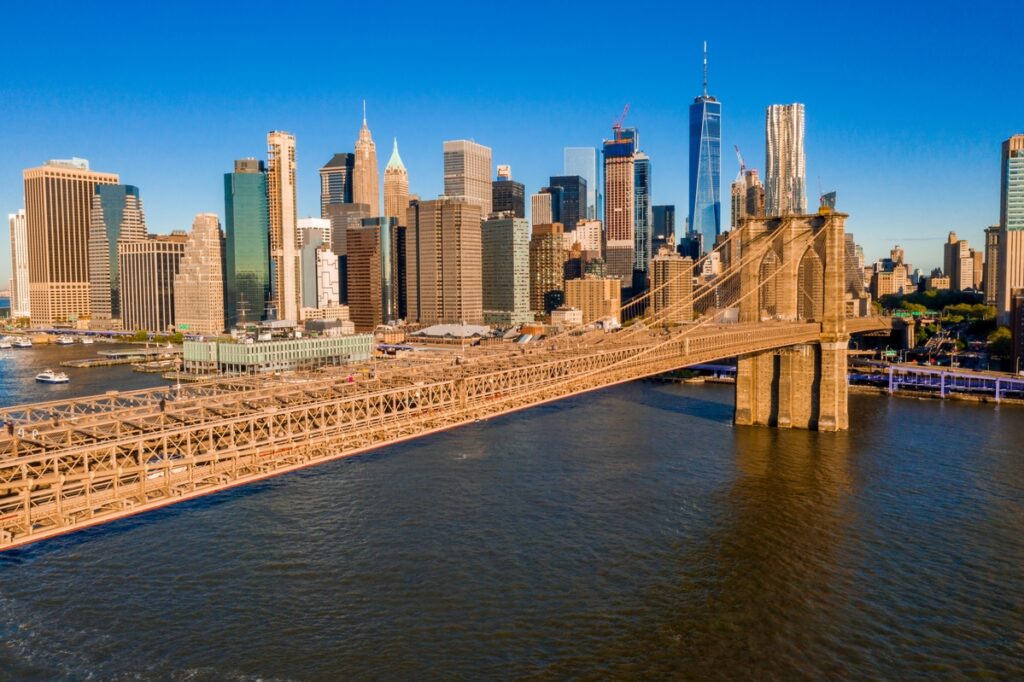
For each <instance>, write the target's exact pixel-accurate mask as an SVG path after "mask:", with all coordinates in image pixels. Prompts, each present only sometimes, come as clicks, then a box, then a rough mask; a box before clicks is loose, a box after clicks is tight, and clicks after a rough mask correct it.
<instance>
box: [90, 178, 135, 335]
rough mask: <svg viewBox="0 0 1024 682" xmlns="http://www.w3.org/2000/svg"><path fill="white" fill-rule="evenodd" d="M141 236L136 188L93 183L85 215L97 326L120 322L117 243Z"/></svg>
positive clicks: (91, 292) (92, 307) (92, 312)
mask: <svg viewBox="0 0 1024 682" xmlns="http://www.w3.org/2000/svg"><path fill="white" fill-rule="evenodd" d="M145 238H146V219H145V216H144V215H143V212H142V200H141V199H139V188H138V187H133V186H132V185H97V186H96V193H95V194H94V195H93V197H92V212H91V214H90V217H89V307H90V310H91V315H92V319H93V322H94V323H96V324H97V325H98V326H102V327H107V328H117V327H118V326H119V324H120V322H119V321H120V318H121V314H120V305H121V302H120V297H119V293H118V288H119V278H118V272H117V243H118V242H119V241H122V240H125V241H127V240H132V239H145Z"/></svg>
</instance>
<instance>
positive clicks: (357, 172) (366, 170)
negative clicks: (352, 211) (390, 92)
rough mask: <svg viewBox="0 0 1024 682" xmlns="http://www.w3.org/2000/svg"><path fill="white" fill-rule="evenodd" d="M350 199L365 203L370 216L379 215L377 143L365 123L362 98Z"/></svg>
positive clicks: (364, 106) (364, 109) (364, 104)
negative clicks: (368, 208) (361, 125)
mask: <svg viewBox="0 0 1024 682" xmlns="http://www.w3.org/2000/svg"><path fill="white" fill-rule="evenodd" d="M352 201H353V202H354V203H356V204H367V205H368V206H369V207H370V215H371V216H379V215H380V173H379V171H378V170H377V145H375V144H374V143H373V137H372V136H371V135H370V129H369V128H368V127H367V125H366V100H363V127H362V128H360V129H359V139H358V140H356V161H355V166H354V168H353V170H352Z"/></svg>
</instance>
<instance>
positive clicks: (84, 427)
mask: <svg viewBox="0 0 1024 682" xmlns="http://www.w3.org/2000/svg"><path fill="white" fill-rule="evenodd" d="M840 217H841V216H840ZM812 218H813V220H812ZM805 222H806V226H805V227H806V229H804V230H802V231H800V232H799V233H798V232H796V231H793V234H795V235H797V236H798V237H799V238H800V239H803V240H804V241H805V244H804V247H805V248H813V240H814V239H817V235H821V234H824V233H826V232H829V231H831V230H835V231H837V232H838V239H839V240H840V241H841V240H842V222H841V220H840V221H839V222H838V223H835V222H829V221H828V220H826V221H820V220H818V219H817V217H808V219H807V220H806V221H805ZM812 223H813V224H812ZM836 225H837V226H836ZM756 227H757V228H758V230H757V231H756V234H757V235H759V236H758V239H760V240H761V241H763V240H764V237H765V235H766V234H769V235H770V234H780V235H781V234H783V231H784V230H789V229H791V228H790V227H786V228H780V227H778V226H776V225H775V224H774V223H773V224H772V225H768V226H767V228H766V225H765V221H761V224H759V225H757V226H756ZM812 228H813V229H812ZM766 229H767V230H769V232H767V233H766ZM772 230H775V232H772ZM740 234H741V235H742V234H743V232H742V231H740ZM786 234H788V233H786ZM807 235H811V236H810V237H808V236H807ZM795 238H796V237H794V239H795ZM830 238H831V239H833V240H834V238H835V235H834V234H831V235H830ZM759 243H760V242H759V241H751V242H747V243H744V244H743V250H742V255H739V249H737V250H736V255H734V256H733V258H735V259H736V262H734V263H733V265H732V269H731V270H730V273H735V274H736V277H735V278H733V279H732V286H731V290H732V291H733V292H735V293H733V294H732V296H733V298H732V299H730V300H725V297H724V296H723V295H722V291H724V290H726V287H727V286H729V285H730V278H731V277H732V275H731V274H726V275H724V276H722V277H720V278H719V280H718V281H717V282H716V283H715V284H714V285H709V286H707V287H705V288H701V289H698V290H697V291H693V292H692V295H691V294H690V293H688V294H687V297H688V298H687V300H686V301H676V302H675V303H672V304H671V305H668V307H666V304H665V303H664V301H662V303H659V304H657V305H655V306H649V305H644V306H642V307H643V309H644V310H646V312H645V313H644V316H643V317H639V318H637V322H636V323H635V324H633V325H631V326H628V327H626V328H623V329H620V330H618V331H615V332H610V333H606V332H603V331H600V330H591V329H588V328H580V329H575V330H571V331H570V332H565V333H560V334H557V335H555V336H553V337H551V338H549V339H546V340H544V341H542V342H540V343H535V344H530V345H528V346H522V345H520V344H498V345H493V346H480V347H475V348H468V349H464V350H458V351H453V352H451V353H440V354H429V355H431V358H432V359H431V360H429V361H423V362H418V361H414V360H410V359H396V360H391V361H387V362H381V363H376V364H369V365H366V366H364V367H361V368H358V369H345V368H332V369H329V370H325V371H322V372H316V373H296V374H286V375H282V376H277V377H264V376H258V377H229V376H225V377H217V378H213V379H210V380H207V381H204V382H199V383H195V384H189V385H187V386H184V387H180V388H176V387H163V388H158V389H149V390H142V391H133V392H123V393H121V392H109V393H107V394H103V395H98V396H92V397H88V398H81V399H75V400H67V401H56V402H49V403H37V404H33V405H25V406H18V407H12V408H7V409H4V410H0V420H2V421H3V422H4V423H5V424H7V428H6V429H5V430H4V431H3V432H2V434H0V550H2V549H7V548H11V547H15V546H19V545H23V544H27V543H30V542H35V541H37V540H41V539H44V538H47V537H52V536H54V535H58V534H61V533H65V532H69V531H72V530H77V529H80V528H84V527H87V526H91V525H96V524H100V523H104V522H107V521H111V520H114V519H117V518H119V517H122V516H126V515H129V514H135V513H139V512H142V511H145V510H149V509H153V508H157V507H160V506H164V505H168V504H172V503H175V502H178V501H182V500H186V499H190V498H193V497H196V496H199V495H203V494H207V493H211V492H215V491H219V490H224V489H227V488H230V487H233V486H238V485H243V484H245V483H248V482H252V481H255V480H258V479H261V478H264V477H268V476H273V475H276V474H281V473H284V472H287V471H291V470H294V469H298V468H301V467H305V466H309V465H311V464H315V463H320V462H325V461H328V460H332V459H336V458H339V457H345V456H348V455H352V454H355V453H359V452H363V451H365V450H368V449H371V448H376V447H379V446H382V445H387V444H390V443H397V442H399V441H403V440H407V439H410V438H414V437H417V436H422V435H425V434H429V433H432V432H436V431H440V430H443V429H447V428H451V427H453V426H457V425H459V424H465V423H467V422H472V421H474V420H478V419H487V418H490V417H494V416H497V415H500V414H504V413H508V412H511V411H515V410H519V409H524V408H527V407H531V406H534V405H538V404H541V403H544V402H548V401H553V400H558V399H561V398H565V397H568V396H573V395H578V394H582V393H585V392H588V391H593V390H596V389H600V388H603V387H607V386H612V385H615V384H618V383H623V382H627V381H633V380H636V379H640V378H644V377H648V376H653V375H657V374H661V373H664V372H667V371H671V370H675V369H680V368H683V367H688V366H690V365H695V364H700V363H708V362H713V361H716V360H721V359H724V358H731V357H739V358H740V359H741V366H742V361H743V358H753V359H757V358H762V357H765V358H770V356H771V354H772V353H778V352H782V351H785V349H788V348H794V347H795V348H798V349H799V348H803V349H807V348H818V347H819V346H820V347H822V348H824V347H825V346H828V349H829V353H832V355H833V356H835V357H837V358H840V359H841V365H842V366H841V368H840V369H841V370H842V373H841V375H840V374H836V376H841V381H842V384H841V385H840V386H831V387H829V389H828V390H829V391H830V394H836V392H837V391H841V394H842V397H843V399H844V400H843V403H842V408H843V409H844V410H845V393H846V384H845V369H846V367H845V339H846V338H848V336H845V335H846V334H848V333H856V332H865V331H871V330H877V329H885V328H888V327H889V326H890V321H889V320H888V319H886V318H860V319H851V320H843V319H839V318H835V317H829V315H830V313H829V312H828V311H829V308H828V307H827V305H826V301H827V300H828V299H827V298H826V293H827V292H828V289H827V288H825V287H824V286H822V285H821V283H820V281H818V280H815V279H814V278H815V277H817V278H818V279H819V280H820V279H821V277H824V278H825V280H824V281H826V282H828V281H837V280H836V277H835V276H834V273H832V272H831V270H829V267H831V266H830V265H829V262H828V261H827V260H826V267H825V268H824V272H822V268H821V267H820V265H816V268H817V269H814V268H804V267H801V268H800V269H797V268H796V267H795V266H794V267H789V265H788V261H787V260H786V259H784V258H783V259H781V261H780V259H778V257H776V256H772V258H774V259H775V260H774V261H773V267H772V268H771V269H770V271H769V270H766V269H765V268H764V267H761V268H760V270H757V263H756V262H755V261H756V260H758V259H763V258H765V256H764V253H763V251H762V252H759V251H758V248H759V247H758V246H757V245H758V244H759ZM792 243H793V242H792V240H790V241H787V242H785V244H781V245H780V244H779V243H777V242H775V243H773V244H772V245H771V248H777V249H779V252H780V253H783V254H785V253H787V251H786V249H788V248H790V246H791V244H792ZM807 244H810V246H807ZM823 253H825V252H823ZM797 256H798V257H800V258H802V259H803V260H804V261H806V260H807V259H808V257H807V256H806V251H801V252H799V253H798V254H797ZM834 260H835V259H834V257H833V258H832V261H834ZM752 262H753V263H754V265H750V263H752ZM779 262H781V265H780V264H779ZM698 265H699V264H698ZM752 267H753V268H754V270H751V268H752ZM751 272H753V273H754V274H753V275H751V274H750V273H751ZM759 272H760V273H761V274H760V275H758V273H759ZM766 272H767V273H768V274H765V273H766ZM740 273H743V281H744V282H747V281H748V280H749V279H750V278H751V277H754V278H755V279H756V278H757V277H760V280H759V281H755V282H754V283H752V284H750V283H747V284H745V285H744V287H740V286H736V283H737V282H739V281H740V276H739V275H740ZM685 276H686V277H689V276H690V275H689V274H688V273H686V274H685ZM776 277H779V280H778V281H779V282H783V284H784V283H785V282H784V281H783V280H782V277H789V282H790V283H789V284H787V285H785V286H782V285H780V286H779V287H778V288H777V290H773V291H772V293H771V296H770V297H768V296H765V295H764V293H763V292H764V291H765V287H766V285H767V284H771V283H772V282H773V281H774V280H773V278H776ZM829 278H831V279H829ZM800 282H806V283H808V284H807V286H806V287H804V285H802V284H800V285H799V286H798V283H800ZM671 284H672V282H668V283H667V284H663V285H661V286H656V287H654V288H653V289H652V292H650V293H649V294H648V296H650V295H651V294H654V293H657V292H658V291H659V289H661V288H662V287H665V286H669V285H671ZM787 287H788V288H787ZM797 296H803V297H804V298H808V299H812V298H813V300H812V304H813V305H812V304H808V305H806V306H804V304H803V303H800V304H799V306H798V305H797V304H795V303H794V304H792V305H791V306H790V307H791V308H792V310H793V311H794V312H793V314H789V313H786V314H787V315H788V318H789V319H781V318H780V315H779V314H776V313H772V312H771V311H768V312H767V313H766V312H764V310H762V311H761V314H760V315H756V314H755V311H752V310H751V309H749V308H743V310H744V311H745V312H744V314H743V316H741V319H743V320H744V321H741V322H734V323H722V321H721V319H722V317H721V316H720V315H718V314H716V313H715V310H714V309H715V308H716V307H717V308H720V309H724V308H725V307H727V306H730V305H732V306H735V305H740V306H741V307H742V306H743V305H746V304H745V303H744V301H749V300H750V299H751V297H753V300H754V301H755V302H756V301H758V300H761V301H762V303H763V302H764V301H767V302H768V303H769V304H770V305H771V306H778V307H779V308H780V309H784V306H785V305H789V303H788V302H789V301H790V298H787V297H797ZM648 300H651V299H648ZM655 300H657V299H655ZM792 300H793V301H796V300H797V298H792ZM800 300H802V299H800ZM759 305H760V307H762V308H763V307H764V306H763V305H761V304H759ZM684 308H685V310H687V311H688V314H689V315H691V317H690V321H688V322H685V323H682V324H679V323H677V322H676V321H673V322H672V323H671V324H669V323H668V322H666V319H667V318H668V317H674V316H676V315H677V314H678V311H679V310H680V309H684ZM803 310H808V311H812V313H813V314H814V315H816V316H821V317H822V319H821V320H814V319H803V314H802V313H801V314H797V312H798V311H803ZM689 311H694V312H696V313H697V315H698V318H699V319H696V320H694V319H693V318H692V315H693V312H689ZM809 314H810V313H809ZM623 317H625V316H624V315H623ZM758 317H759V319H754V318H758ZM837 339H838V340H837ZM840 347H841V349H842V350H841V355H836V353H840V350H837V349H840ZM803 355H805V356H806V355H807V353H806V352H803ZM811 355H812V356H813V353H812V354H811ZM819 355H820V353H819ZM830 357H832V356H830ZM783 360H786V358H783ZM787 362H788V360H787ZM776 364H778V363H776ZM760 365H764V367H763V368H760ZM760 365H758V367H754V371H751V372H748V374H749V376H750V380H749V381H750V382H753V383H752V384H751V386H748V387H744V386H743V385H742V384H743V382H742V381H738V382H737V395H738V396H739V395H740V391H741V390H743V391H747V392H749V393H750V397H749V398H748V403H749V402H750V401H752V400H753V401H755V403H756V404H755V407H757V410H762V407H763V409H764V410H766V411H767V412H766V414H768V413H770V411H771V409H774V408H771V407H769V406H767V405H768V402H771V401H767V398H765V399H764V400H762V399H761V398H758V396H759V395H761V394H763V393H764V391H765V390H769V389H768V388H767V387H768V383H770V382H771V381H776V380H778V378H777V377H776V379H772V378H771V367H770V366H769V365H770V363H767V362H765V363H760ZM794 366H795V365H794ZM762 370H763V371H762ZM819 374H821V372H819ZM791 376H792V381H793V382H799V381H802V379H801V376H802V375H799V374H798V373H795V372H793V373H792V374H791ZM786 381H790V380H789V379H786ZM754 384H757V385H756V386H754ZM785 385H786V386H789V384H785ZM793 386H794V387H793V389H792V391H790V389H789V388H787V389H786V391H789V392H791V393H792V395H793V397H792V400H794V401H795V400H797V399H799V400H803V401H805V402H807V401H812V402H813V400H816V398H814V397H813V396H812V395H811V392H812V391H803V392H801V391H802V390H803V389H800V387H799V386H796V384H795V383H794V384H793ZM798 389H800V390H798ZM814 391H817V389H814ZM769 393H771V391H770V390H769ZM821 393H822V395H824V393H825V392H824V391H822V392H821ZM765 395H768V394H765ZM757 401H761V402H757ZM766 401H767V402H766ZM762 403H764V405H762ZM755 412H756V411H754V410H751V411H750V413H751V414H753V415H754V416H755V417H757V418H758V419H760V417H758V416H757V415H758V414H760V412H756V414H755ZM769 416H770V415H769ZM769 416H766V417H765V420H764V421H758V422H753V423H770V422H769V421H767V420H768V418H769ZM843 416H844V417H845V412H844V413H843ZM737 421H738V422H739V420H737ZM780 425H782V424H781V422H780ZM792 425H793V426H796V422H795V421H794V423H793V424H792Z"/></svg>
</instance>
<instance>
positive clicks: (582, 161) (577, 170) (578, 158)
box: [562, 147, 603, 220]
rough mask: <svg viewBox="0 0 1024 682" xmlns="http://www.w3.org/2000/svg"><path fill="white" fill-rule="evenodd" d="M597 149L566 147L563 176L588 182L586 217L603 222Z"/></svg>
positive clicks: (564, 150) (563, 159) (563, 152)
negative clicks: (579, 178) (575, 176)
mask: <svg viewBox="0 0 1024 682" xmlns="http://www.w3.org/2000/svg"><path fill="white" fill-rule="evenodd" d="M600 170H601V167H600V165H599V164H598V163H597V149H595V148H594V147H566V148H565V149H563V150H562V174H563V175H568V176H573V175H578V176H579V177H581V178H583V179H584V180H586V182H587V201H586V204H587V208H586V217H587V218H588V219H590V220H601V211H602V208H603V206H602V200H603V196H602V193H601V183H600V177H599V173H600Z"/></svg>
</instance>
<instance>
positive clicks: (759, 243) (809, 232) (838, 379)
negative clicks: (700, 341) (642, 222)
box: [733, 213, 850, 431]
mask: <svg viewBox="0 0 1024 682" xmlns="http://www.w3.org/2000/svg"><path fill="white" fill-rule="evenodd" d="M845 219H846V215H844V214H841V213H830V214H824V215H807V216H787V217H783V218H751V219H747V220H746V221H745V222H744V223H743V224H742V225H741V227H740V228H739V229H740V230H741V234H740V243H739V251H740V253H742V254H745V256H746V257H745V258H744V261H745V264H744V265H743V270H742V272H741V290H742V292H743V293H744V298H743V299H742V300H741V301H740V321H741V322H765V323H770V322H771V321H773V320H779V321H789V322H792V321H806V322H814V323H818V324H820V326H821V331H820V337H819V341H818V342H817V343H811V344H801V345H796V346H788V347H785V348H779V349H773V350H768V351H762V352H757V353H750V354H746V355H741V356H740V357H739V358H737V367H736V408H735V413H734V416H733V421H734V423H736V424H738V425H762V426H775V427H780V428H794V429H817V430H819V431H843V430H846V429H847V428H849V416H848V412H847V363H846V360H847V356H846V353H847V347H848V342H849V338H850V337H849V334H847V332H846V311H845V303H844V301H845V242H844V236H843V224H844V222H845ZM751 253H756V254H759V257H757V258H749V254H751ZM755 291H756V293H754V292H755ZM747 294H749V295H747Z"/></svg>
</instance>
